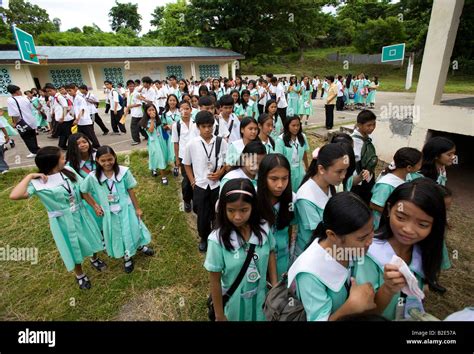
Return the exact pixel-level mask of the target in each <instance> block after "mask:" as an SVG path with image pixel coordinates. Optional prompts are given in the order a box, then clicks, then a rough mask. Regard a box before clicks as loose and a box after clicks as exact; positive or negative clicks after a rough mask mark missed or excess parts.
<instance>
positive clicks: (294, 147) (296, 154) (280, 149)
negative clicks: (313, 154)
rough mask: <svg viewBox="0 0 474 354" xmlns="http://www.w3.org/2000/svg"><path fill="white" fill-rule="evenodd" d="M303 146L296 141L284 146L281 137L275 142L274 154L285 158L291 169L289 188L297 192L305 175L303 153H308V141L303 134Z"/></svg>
mask: <svg viewBox="0 0 474 354" xmlns="http://www.w3.org/2000/svg"><path fill="white" fill-rule="evenodd" d="M303 138H304V145H303V146H301V145H300V142H299V140H298V139H295V140H291V139H290V142H289V144H290V146H289V147H288V146H286V145H285V143H284V141H283V135H280V136H279V137H278V139H277V140H276V141H275V152H277V153H280V154H282V155H283V156H285V157H286V159H287V160H288V162H289V163H290V167H291V188H292V190H294V191H297V190H298V188H299V187H300V184H301V181H302V180H303V177H304V175H305V167H304V162H303V156H304V153H305V152H308V151H309V144H308V140H307V139H306V135H305V134H304V133H303Z"/></svg>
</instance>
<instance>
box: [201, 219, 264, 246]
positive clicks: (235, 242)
mask: <svg viewBox="0 0 474 354" xmlns="http://www.w3.org/2000/svg"><path fill="white" fill-rule="evenodd" d="M261 226H262V229H263V232H262V245H264V244H265V243H266V242H267V239H268V236H267V235H268V232H269V230H270V227H269V225H268V223H267V222H265V223H264V224H262V225H261ZM219 231H220V229H216V230H213V231H212V232H211V233H210V234H209V239H210V240H213V241H215V242H217V243H219V244H221V245H223V243H222V241H221V240H220V237H219ZM248 243H251V244H254V245H257V246H258V245H259V241H258V238H257V236H256V235H255V234H254V233H253V232H252V234H251V235H250V239H249V242H248ZM230 244H231V245H232V247H233V248H234V251H236V250H238V249H239V248H240V247H242V246H243V243H242V240H241V239H240V238H239V236H238V235H237V232H235V231H231V233H230Z"/></svg>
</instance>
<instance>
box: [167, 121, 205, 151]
mask: <svg viewBox="0 0 474 354" xmlns="http://www.w3.org/2000/svg"><path fill="white" fill-rule="evenodd" d="M178 123H179V126H180V134H179V136H178ZM198 135H199V130H198V128H197V126H196V123H194V122H193V121H192V120H191V117H189V127H188V126H187V125H186V123H184V122H183V121H182V120H181V119H180V120H179V121H177V122H174V123H173V126H172V127H171V141H172V142H173V143H178V144H179V149H178V157H179V158H180V159H182V158H184V154H185V151H186V145H187V144H188V142H190V141H191V140H192V139H193V138H195V137H197V136H198Z"/></svg>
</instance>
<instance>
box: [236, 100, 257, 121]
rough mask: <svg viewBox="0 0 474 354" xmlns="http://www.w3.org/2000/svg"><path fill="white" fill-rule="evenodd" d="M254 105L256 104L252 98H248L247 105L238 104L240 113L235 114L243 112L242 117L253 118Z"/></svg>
mask: <svg viewBox="0 0 474 354" xmlns="http://www.w3.org/2000/svg"><path fill="white" fill-rule="evenodd" d="M255 106H256V103H254V102H253V101H252V100H249V102H248V104H247V107H245V108H244V106H243V105H241V106H240V113H239V114H238V115H237V116H239V115H241V114H243V115H244V117H252V118H255V108H256V107H255ZM257 112H258V110H257Z"/></svg>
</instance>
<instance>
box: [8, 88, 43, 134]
mask: <svg viewBox="0 0 474 354" xmlns="http://www.w3.org/2000/svg"><path fill="white" fill-rule="evenodd" d="M15 101H16V102H15ZM17 102H18V104H17ZM7 105H8V115H9V116H10V117H20V118H22V117H23V120H24V121H25V122H26V124H28V125H29V126H30V127H31V128H33V129H36V127H37V126H38V125H37V122H36V118H35V117H34V116H33V112H32V111H31V102H30V100H29V99H28V98H26V97H25V96H11V97H8V100H7ZM18 106H19V107H20V109H18ZM20 111H21V112H20ZM20 113H21V114H20Z"/></svg>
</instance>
